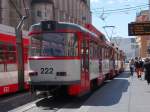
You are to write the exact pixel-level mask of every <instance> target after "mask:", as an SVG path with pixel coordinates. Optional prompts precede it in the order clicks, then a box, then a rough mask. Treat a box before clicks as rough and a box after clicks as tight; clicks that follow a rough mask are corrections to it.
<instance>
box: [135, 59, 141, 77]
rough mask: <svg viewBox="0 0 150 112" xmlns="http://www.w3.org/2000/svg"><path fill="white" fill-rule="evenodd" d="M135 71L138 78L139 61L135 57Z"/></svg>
mask: <svg viewBox="0 0 150 112" xmlns="http://www.w3.org/2000/svg"><path fill="white" fill-rule="evenodd" d="M134 65H135V71H136V74H137V77H138V78H140V63H139V58H138V57H135V64H134Z"/></svg>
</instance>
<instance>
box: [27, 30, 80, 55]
mask: <svg viewBox="0 0 150 112" xmlns="http://www.w3.org/2000/svg"><path fill="white" fill-rule="evenodd" d="M30 55H31V56H78V42H77V37H76V35H75V34H74V33H43V34H40V35H34V36H32V37H31V46H30Z"/></svg>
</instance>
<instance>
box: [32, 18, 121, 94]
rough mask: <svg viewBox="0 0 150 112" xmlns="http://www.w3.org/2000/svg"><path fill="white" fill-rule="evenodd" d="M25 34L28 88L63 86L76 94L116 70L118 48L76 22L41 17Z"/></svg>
mask: <svg viewBox="0 0 150 112" xmlns="http://www.w3.org/2000/svg"><path fill="white" fill-rule="evenodd" d="M29 35H30V48H29V49H30V50H29V51H30V53H29V77H30V85H31V90H32V92H36V91H47V92H50V93H51V94H54V93H55V92H59V90H61V91H62V90H63V91H65V92H66V94H68V95H71V96H77V95H81V94H84V93H87V92H89V91H90V90H91V89H93V88H94V87H96V86H98V85H100V84H102V83H103V81H104V80H105V79H106V78H107V77H109V78H111V77H114V76H115V75H114V74H115V73H117V72H119V66H118V62H119V61H118V59H119V52H118V50H117V49H114V48H113V46H112V45H110V43H108V42H107V41H106V40H105V39H104V36H103V35H101V34H99V35H97V34H96V33H93V32H91V31H89V30H87V29H85V28H83V27H81V26H79V25H76V24H71V23H65V22H55V21H42V22H41V23H38V24H34V25H32V26H31V29H30V32H29Z"/></svg>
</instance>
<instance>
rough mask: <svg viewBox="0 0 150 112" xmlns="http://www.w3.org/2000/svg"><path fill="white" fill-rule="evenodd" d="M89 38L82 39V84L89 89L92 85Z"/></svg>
mask: <svg viewBox="0 0 150 112" xmlns="http://www.w3.org/2000/svg"><path fill="white" fill-rule="evenodd" d="M89 80H90V79H89V40H86V39H85V40H82V41H81V86H82V89H84V90H87V89H89V87H90V81H89Z"/></svg>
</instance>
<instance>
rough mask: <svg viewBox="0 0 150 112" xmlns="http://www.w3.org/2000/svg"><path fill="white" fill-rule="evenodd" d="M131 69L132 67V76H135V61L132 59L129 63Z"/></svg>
mask: <svg viewBox="0 0 150 112" xmlns="http://www.w3.org/2000/svg"><path fill="white" fill-rule="evenodd" d="M129 67H130V73H131V76H133V73H134V68H135V67H134V59H131V61H130V63H129Z"/></svg>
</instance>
